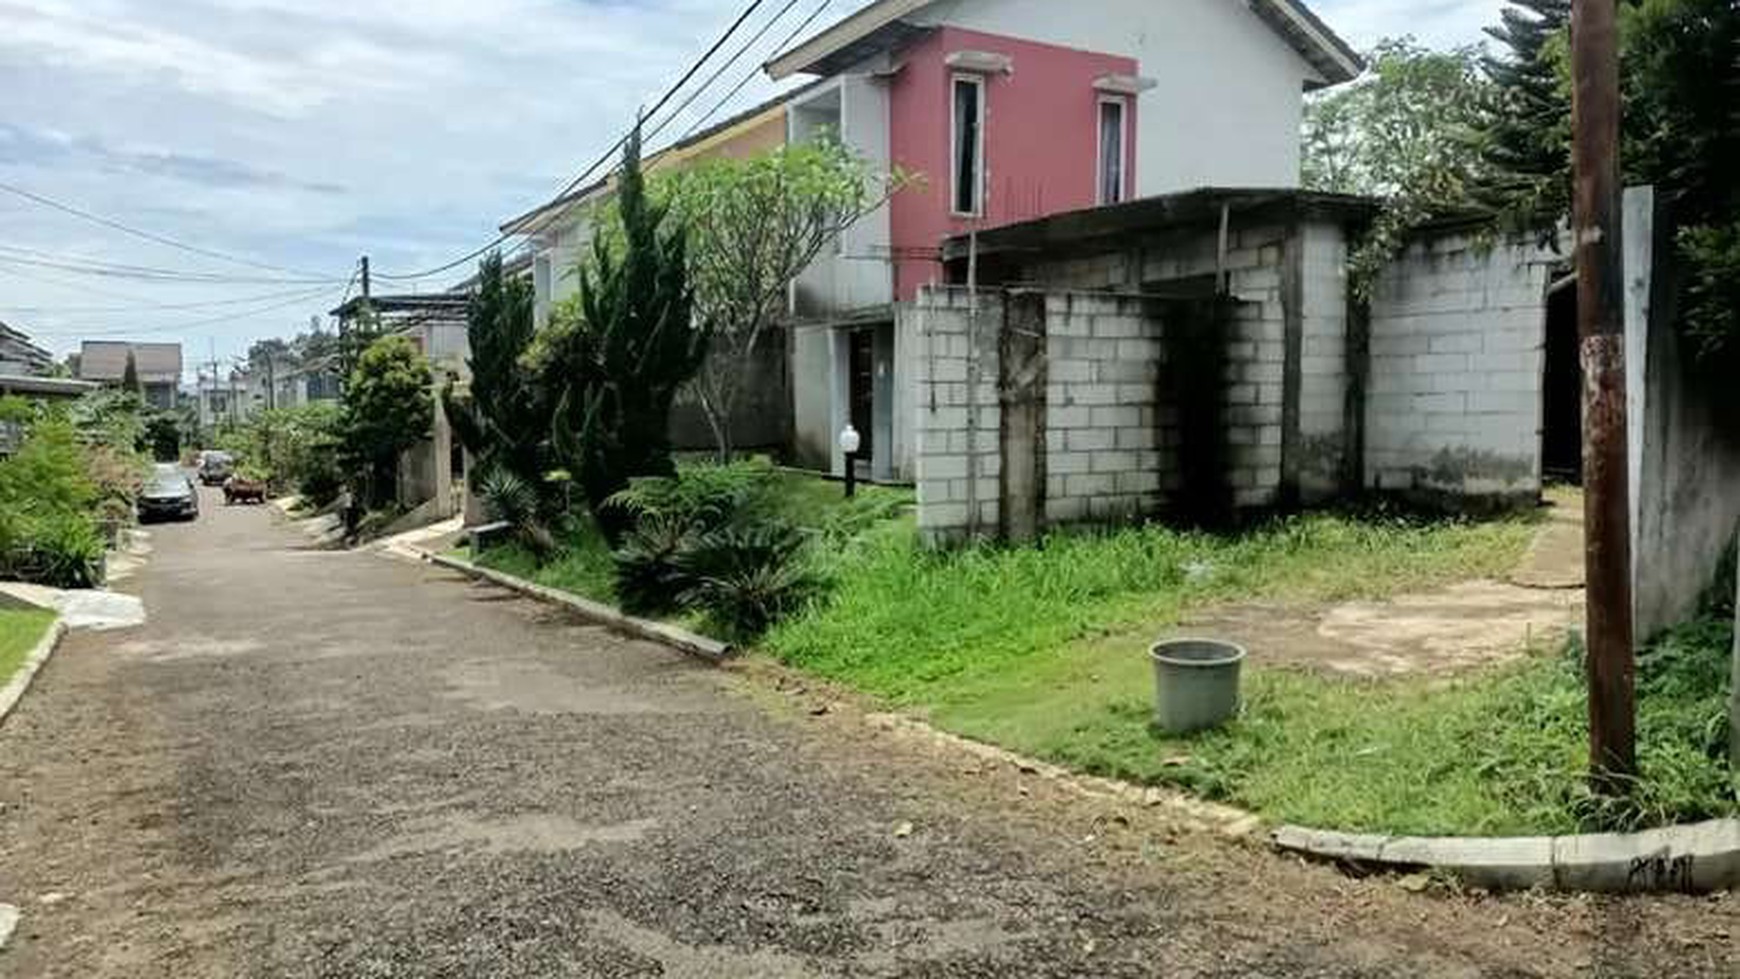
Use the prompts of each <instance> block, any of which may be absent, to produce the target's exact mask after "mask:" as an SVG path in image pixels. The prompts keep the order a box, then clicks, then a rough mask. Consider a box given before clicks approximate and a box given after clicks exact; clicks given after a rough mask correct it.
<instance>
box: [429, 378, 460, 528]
mask: <svg viewBox="0 0 1740 979" xmlns="http://www.w3.org/2000/svg"><path fill="white" fill-rule="evenodd" d="M433 441H434V447H435V460H434V462H435V466H434V469H435V509H436V511H437V512H438V513H440V514H441V515H442V517H443V519H445V518H446V517H448V516H451V515H452V514H454V513H455V512H457V508H456V507H455V506H454V500H453V425H452V423H450V422H449V421H448V420H447V412H445V411H443V410H442V409H441V406H440V405H439V404H437V405H436V406H435V430H434V433H433Z"/></svg>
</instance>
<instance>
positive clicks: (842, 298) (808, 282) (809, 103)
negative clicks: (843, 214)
mask: <svg viewBox="0 0 1740 979" xmlns="http://www.w3.org/2000/svg"><path fill="white" fill-rule="evenodd" d="M786 119H787V122H786V137H787V139H788V140H789V141H790V142H791V143H793V144H797V143H802V142H805V141H807V140H809V139H812V138H814V136H815V133H816V130H817V129H818V128H819V127H821V126H832V127H835V129H836V132H837V135H838V136H839V138H840V140H841V141H842V142H843V143H845V144H846V145H847V146H849V147H851V148H853V149H854V150H856V151H857V152H858V153H860V154H862V155H863V157H864V159H865V161H866V162H867V163H868V164H869V169H870V172H871V173H872V174H873V175H874V174H885V173H887V172H888V170H889V167H890V164H891V158H890V149H889V110H888V88H887V86H886V85H884V84H883V83H882V82H879V81H876V80H875V79H873V78H871V77H870V76H869V75H862V74H847V75H841V76H839V77H838V78H836V79H835V80H834V82H833V84H831V85H828V86H826V87H824V88H821V89H818V90H817V91H816V92H814V93H812V94H811V95H810V97H808V98H806V99H805V100H804V101H802V102H797V103H793V105H792V107H791V109H790V110H789V111H788V113H787V116H786ZM873 192H874V193H880V192H881V190H880V188H876V189H875V190H874V191H873ZM890 240H891V233H890V231H889V207H888V205H887V204H884V205H882V206H881V207H879V208H877V209H876V210H874V211H872V212H870V213H869V214H866V215H865V216H864V217H863V218H862V219H860V220H859V221H858V222H857V223H856V224H854V225H853V226H852V227H850V228H848V229H846V231H845V233H844V234H842V235H840V237H839V239H838V241H837V242H836V243H835V245H834V247H832V248H831V249H829V250H827V251H824V252H823V253H822V254H821V255H820V256H819V257H817V259H816V260H815V261H814V262H812V263H811V264H810V267H809V268H807V269H805V270H804V272H803V274H802V275H800V276H799V277H798V282H797V284H796V290H797V292H798V294H799V296H800V297H801V298H800V299H799V301H798V312H799V314H800V315H814V314H817V313H845V312H851V311H853V310H862V309H870V308H874V307H878V306H886V305H888V304H889V303H891V302H893V301H894V265H893V263H892V262H891V261H890V251H889V242H890Z"/></svg>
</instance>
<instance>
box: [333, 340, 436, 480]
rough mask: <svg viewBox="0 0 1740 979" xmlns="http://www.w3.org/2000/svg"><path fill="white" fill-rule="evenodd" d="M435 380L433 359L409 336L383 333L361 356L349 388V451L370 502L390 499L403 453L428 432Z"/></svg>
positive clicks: (346, 426)
mask: <svg viewBox="0 0 1740 979" xmlns="http://www.w3.org/2000/svg"><path fill="white" fill-rule="evenodd" d="M431 383H432V381H431V377H430V372H429V362H428V361H427V360H425V359H424V358H423V355H422V354H420V353H418V352H417V348H416V347H415V346H414V345H413V344H412V343H411V341H410V340H408V339H406V338H405V337H402V336H386V337H381V338H380V339H378V340H376V341H375V342H373V343H371V344H370V345H369V346H368V349H366V350H364V351H363V352H362V355H361V356H360V357H358V358H357V365H356V370H354V371H352V372H351V375H350V380H349V382H348V384H347V386H346V389H345V405H344V442H345V456H346V458H347V460H348V461H349V462H350V464H351V465H352V467H353V471H359V470H360V472H361V474H362V476H363V477H364V480H365V482H364V485H363V494H362V496H363V498H364V499H366V500H368V501H369V503H370V504H371V505H374V506H381V505H384V504H386V503H388V502H390V501H391V498H392V495H393V490H394V486H393V482H394V476H395V474H396V473H397V471H398V462H399V456H400V454H401V453H403V452H405V450H407V449H410V448H411V447H412V446H415V445H416V444H417V443H418V442H421V441H422V440H423V439H425V438H427V437H428V436H429V425H430V423H431V422H432V421H433V419H434V416H433V399H432V397H431V396H430V393H429V388H430V385H431Z"/></svg>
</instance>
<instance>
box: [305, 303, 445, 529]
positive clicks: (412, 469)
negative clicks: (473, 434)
mask: <svg viewBox="0 0 1740 979" xmlns="http://www.w3.org/2000/svg"><path fill="white" fill-rule="evenodd" d="M470 302H471V299H470V296H469V295H467V294H464V293H461V292H457V291H450V292H438V293H425V294H420V295H398V296H372V297H370V298H368V299H363V298H362V297H360V296H359V297H357V298H354V299H351V300H348V301H347V302H345V303H344V305H342V306H339V307H338V308H337V309H334V310H332V312H331V315H332V316H334V317H336V318H337V320H338V323H339V334H340V335H341V336H342V335H343V334H344V333H345V332H346V331H347V330H350V329H352V328H353V324H355V323H357V322H358V321H359V320H361V319H363V318H364V317H365V315H366V316H372V317H374V318H375V320H376V322H377V324H378V326H379V328H380V329H381V330H383V331H384V332H386V333H388V334H392V335H397V336H402V337H405V338H406V339H408V340H410V341H411V344H412V346H414V347H416V348H417V351H418V352H419V353H421V354H422V355H423V356H424V357H426V358H428V360H429V367H430V371H431V373H432V374H433V375H434V377H433V381H434V385H435V388H436V391H437V392H438V391H439V390H440V389H441V387H442V386H443V385H445V384H446V383H447V381H448V379H449V378H451V379H454V380H455V381H458V382H460V383H463V382H465V381H467V380H469V379H470V377H471V366H470V363H469V360H470V358H471V341H470V334H469V333H468V331H467V321H466V308H467V307H468V306H469V304H470ZM464 474H465V453H464V450H463V447H462V446H460V445H459V442H458V440H457V439H455V438H454V437H453V429H452V426H451V425H449V424H448V422H447V414H446V412H444V411H441V410H440V408H437V409H436V410H435V417H434V419H433V422H432V425H431V428H430V433H429V438H427V439H425V440H424V441H423V443H422V444H421V445H418V446H416V447H415V448H413V449H411V450H409V451H407V452H406V453H405V454H404V455H403V456H401V457H400V458H399V473H398V477H399V485H398V487H397V496H398V500H399V503H400V504H402V505H404V506H405V507H407V508H414V509H416V510H418V511H419V512H418V513H417V514H414V516H421V517H426V518H427V519H429V520H441V519H445V518H446V517H450V516H452V515H453V514H455V513H458V512H459V508H460V507H461V506H462V505H463V501H464V490H463V485H462V484H463V480H464Z"/></svg>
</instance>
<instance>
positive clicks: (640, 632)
mask: <svg viewBox="0 0 1740 979" xmlns="http://www.w3.org/2000/svg"><path fill="white" fill-rule="evenodd" d="M416 550H418V552H419V553H420V554H421V556H422V558H423V560H425V561H428V562H430V563H431V564H436V565H440V566H441V567H443V568H449V569H452V570H454V571H458V572H459V573H460V574H465V575H470V576H471V577H473V578H481V579H483V580H484V581H488V582H491V583H494V584H497V585H500V586H502V587H503V588H507V589H510V590H512V591H517V592H519V593H521V594H523V595H528V596H530V597H532V598H536V599H538V600H539V601H543V602H549V603H550V604H552V605H560V606H562V607H563V608H566V609H569V610H570V611H573V612H575V613H577V614H579V615H580V616H581V617H582V618H585V619H589V620H591V621H593V622H597V623H598V624H600V625H603V626H606V627H608V628H611V629H614V630H616V631H617V632H621V633H625V634H627V635H630V636H634V637H635V638H637V639H647V640H651V641H652V642H656V643H663V644H664V645H666V646H670V647H671V648H673V649H676V650H678V651H680V652H684V653H688V654H689V655H691V656H696V657H699V658H701V659H704V660H706V661H707V662H709V663H713V664H719V663H723V662H725V661H726V660H728V659H730V658H731V647H730V645H728V644H726V643H722V642H719V641H718V640H716V639H708V638H707V637H706V636H700V635H696V634H695V633H693V632H690V631H689V630H687V629H681V628H678V627H677V626H674V625H666V624H665V623H663V622H652V621H649V620H647V619H639V618H635V617H634V616H632V615H628V614H627V613H625V612H623V611H621V610H620V609H616V608H612V607H610V606H609V605H605V604H603V603H601V602H594V601H591V600H589V599H585V598H581V597H580V596H578V595H571V594H569V593H568V592H565V591H562V590H561V589H559V588H548V587H546V586H544V585H540V584H536V583H534V582H530V581H527V580H525V579H524V578H516V577H514V576H513V575H511V574H503V573H502V572H500V571H496V570H494V569H492V568H485V567H480V566H478V565H476V564H473V563H472V562H470V561H466V560H464V559H462V558H456V557H449V556H447V555H445V554H433V553H430V552H429V551H424V550H422V549H421V548H417V549H416Z"/></svg>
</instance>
